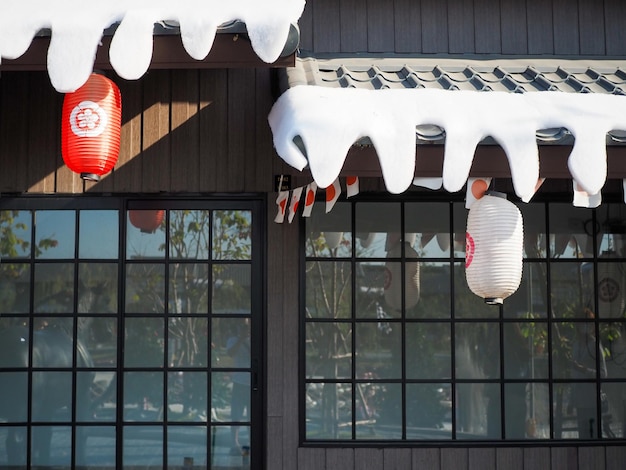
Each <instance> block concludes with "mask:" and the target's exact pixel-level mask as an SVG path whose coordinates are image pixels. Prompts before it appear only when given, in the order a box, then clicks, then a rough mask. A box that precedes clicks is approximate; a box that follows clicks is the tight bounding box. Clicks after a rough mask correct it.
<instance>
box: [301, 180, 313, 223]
mask: <svg viewBox="0 0 626 470" xmlns="http://www.w3.org/2000/svg"><path fill="white" fill-rule="evenodd" d="M316 193H317V183H316V182H315V181H313V182H312V183H309V184H308V185H307V187H306V192H305V195H304V209H302V217H310V216H311V211H312V210H313V205H314V204H315V194H316Z"/></svg>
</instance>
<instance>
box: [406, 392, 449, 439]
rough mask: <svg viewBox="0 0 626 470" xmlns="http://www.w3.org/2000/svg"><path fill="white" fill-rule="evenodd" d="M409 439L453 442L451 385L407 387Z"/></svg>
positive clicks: (407, 435)
mask: <svg viewBox="0 0 626 470" xmlns="http://www.w3.org/2000/svg"><path fill="white" fill-rule="evenodd" d="M406 408H407V411H406V437H407V439H419V440H422V439H451V438H452V396H451V393H450V384H449V383H423V384H422V383H420V384H407V386H406Z"/></svg>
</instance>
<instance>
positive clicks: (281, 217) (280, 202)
mask: <svg viewBox="0 0 626 470" xmlns="http://www.w3.org/2000/svg"><path fill="white" fill-rule="evenodd" d="M288 199H289V191H279V192H278V197H277V198H276V205H277V206H278V212H277V213H276V217H275V218H274V222H276V223H277V224H282V223H283V222H284V221H285V210H286V209H287V200H288Z"/></svg>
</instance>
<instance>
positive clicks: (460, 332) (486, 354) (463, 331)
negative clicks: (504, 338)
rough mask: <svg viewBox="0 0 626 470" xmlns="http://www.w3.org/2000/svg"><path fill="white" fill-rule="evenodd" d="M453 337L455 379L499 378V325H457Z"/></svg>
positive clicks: (484, 323) (483, 323)
mask: <svg viewBox="0 0 626 470" xmlns="http://www.w3.org/2000/svg"><path fill="white" fill-rule="evenodd" d="M454 335H455V341H456V344H455V348H456V351H455V365H456V377H457V379H483V378H489V379H497V378H499V377H500V357H501V355H500V325H498V324H497V323H486V322H481V323H457V324H456V325H455V328H454Z"/></svg>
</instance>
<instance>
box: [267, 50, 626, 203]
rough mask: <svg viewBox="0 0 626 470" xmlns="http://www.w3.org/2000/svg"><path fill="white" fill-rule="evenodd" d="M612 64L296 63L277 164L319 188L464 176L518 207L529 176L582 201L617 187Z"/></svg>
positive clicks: (447, 182)
mask: <svg viewBox="0 0 626 470" xmlns="http://www.w3.org/2000/svg"><path fill="white" fill-rule="evenodd" d="M622 66H623V61H611V60H567V61H566V60H557V59H524V60H522V59H516V60H509V59H503V58H498V59H496V60H485V59H480V60H471V59H468V58H466V57H464V58H458V59H453V58H429V59H424V58H406V57H404V58H385V59H376V58H371V57H369V58H354V57H352V58H332V59H326V60H323V59H319V58H318V59H314V58H305V59H299V60H298V61H297V64H296V67H294V68H291V69H289V70H288V72H287V74H286V77H285V78H286V86H285V88H286V91H285V93H284V94H283V95H282V96H281V97H280V98H279V100H278V101H277V103H276V104H275V106H274V108H273V109H272V112H271V113H270V116H269V121H270V126H271V127H272V130H273V134H274V144H275V147H276V150H277V152H278V154H279V155H280V156H281V157H282V158H283V159H284V160H285V161H286V162H287V163H289V164H290V165H292V166H293V167H294V168H297V169H299V170H302V169H307V170H310V172H311V175H312V177H313V178H314V180H315V181H316V182H317V184H318V185H319V186H321V187H327V186H328V185H329V184H331V183H332V182H333V181H334V179H336V178H337V176H339V175H342V174H344V175H347V174H350V175H355V176H367V175H376V174H377V175H379V176H380V175H382V176H383V178H384V180H385V184H386V187H387V189H388V190H389V191H390V192H392V193H399V192H403V191H404V190H406V189H408V187H409V186H410V185H411V184H412V182H413V180H414V178H415V177H441V178H442V179H443V186H444V188H445V189H446V190H448V191H458V190H460V189H461V188H462V187H463V185H464V184H465V182H466V180H467V178H468V177H469V176H495V177H504V176H507V177H511V178H512V180H513V185H514V188H515V191H516V193H517V195H518V196H519V197H520V198H521V199H522V200H525V201H527V200H529V199H530V198H531V197H532V195H533V194H534V192H535V190H536V186H537V181H538V179H539V178H540V177H548V178H572V179H574V180H575V182H576V183H577V184H578V185H579V187H580V188H583V189H584V190H586V191H587V192H588V193H589V194H597V193H599V192H600V190H601V188H602V187H603V185H604V183H605V181H606V178H607V172H608V174H609V175H610V177H611V178H624V177H626V164H625V163H624V162H625V161H626V146H624V144H623V141H624V139H623V137H624V135H626V133H625V131H626V96H625V95H626V72H625V71H624V70H622V68H621V67H622Z"/></svg>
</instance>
